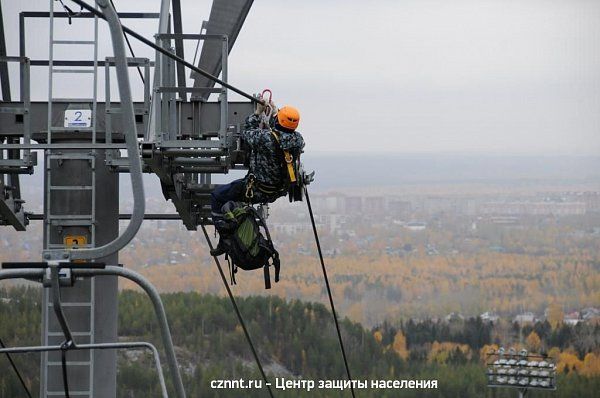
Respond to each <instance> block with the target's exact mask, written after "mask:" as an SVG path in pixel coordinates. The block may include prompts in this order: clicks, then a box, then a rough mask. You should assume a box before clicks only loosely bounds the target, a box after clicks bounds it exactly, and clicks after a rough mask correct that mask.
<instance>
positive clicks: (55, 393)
mask: <svg viewBox="0 0 600 398" xmlns="http://www.w3.org/2000/svg"><path fill="white" fill-rule="evenodd" d="M46 395H47V396H50V397H57V396H62V397H64V396H65V392H64V391H48V392H46ZM69 395H70V396H71V397H73V396H89V395H90V392H89V391H69Z"/></svg>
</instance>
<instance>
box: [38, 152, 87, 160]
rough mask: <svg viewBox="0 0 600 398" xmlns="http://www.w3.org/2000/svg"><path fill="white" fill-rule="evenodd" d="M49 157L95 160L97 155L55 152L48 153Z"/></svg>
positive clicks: (51, 158)
mask: <svg viewBox="0 0 600 398" xmlns="http://www.w3.org/2000/svg"><path fill="white" fill-rule="evenodd" d="M48 159H50V160H94V159H95V156H93V155H79V154H76V153H68V154H64V155H63V154H54V155H48Z"/></svg>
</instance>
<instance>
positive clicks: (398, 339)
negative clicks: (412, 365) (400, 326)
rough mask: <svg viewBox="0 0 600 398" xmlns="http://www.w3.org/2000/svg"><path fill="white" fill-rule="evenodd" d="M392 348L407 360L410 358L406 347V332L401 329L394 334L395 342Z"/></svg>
mask: <svg viewBox="0 0 600 398" xmlns="http://www.w3.org/2000/svg"><path fill="white" fill-rule="evenodd" d="M392 348H393V349H394V351H395V352H396V354H398V356H400V358H402V359H404V360H405V361H406V360H407V359H408V349H407V348H406V337H404V333H402V331H401V330H398V333H396V335H395V336H394V343H393V344H392Z"/></svg>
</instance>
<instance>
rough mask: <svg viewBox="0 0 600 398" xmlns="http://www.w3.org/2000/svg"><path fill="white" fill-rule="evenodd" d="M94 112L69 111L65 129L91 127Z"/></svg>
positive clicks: (83, 110)
mask: <svg viewBox="0 0 600 398" xmlns="http://www.w3.org/2000/svg"><path fill="white" fill-rule="evenodd" d="M91 125H92V111H91V110H89V109H67V110H66V111H65V127H91Z"/></svg>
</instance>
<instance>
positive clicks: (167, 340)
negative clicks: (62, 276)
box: [72, 266, 186, 398]
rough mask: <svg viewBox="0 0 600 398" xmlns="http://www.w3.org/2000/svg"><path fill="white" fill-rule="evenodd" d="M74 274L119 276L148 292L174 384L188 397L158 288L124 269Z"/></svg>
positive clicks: (84, 270)
mask: <svg viewBox="0 0 600 398" xmlns="http://www.w3.org/2000/svg"><path fill="white" fill-rule="evenodd" d="M72 272H73V275H74V276H76V277H77V276H83V277H86V276H101V275H117V276H120V277H123V278H126V279H129V280H130V281H133V282H135V283H136V284H138V285H139V286H140V287H141V288H142V289H144V291H145V292H146V294H148V296H149V297H150V300H151V301H152V305H153V306H154V311H155V312H156V316H157V318H158V324H159V327H160V333H161V336H162V340H163V344H164V345H165V352H166V355H167V363H168V365H169V368H170V370H171V376H172V377H173V384H174V385H175V390H176V391H177V396H178V397H179V398H185V397H186V395H185V390H184V388H183V381H182V379H181V374H180V373H179V365H178V364H177V358H176V357H175V349H174V347H173V340H172V339H171V330H170V329H169V323H168V322H167V315H166V312H165V308H164V306H163V303H162V301H161V299H160V295H159V294H158V291H157V290H156V288H155V287H154V286H153V285H152V284H151V283H150V282H148V280H147V279H146V278H144V277H143V276H142V275H140V274H138V273H137V272H134V271H131V270H128V269H126V268H122V267H116V266H107V267H106V268H104V269H78V270H75V269H73V271H72Z"/></svg>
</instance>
